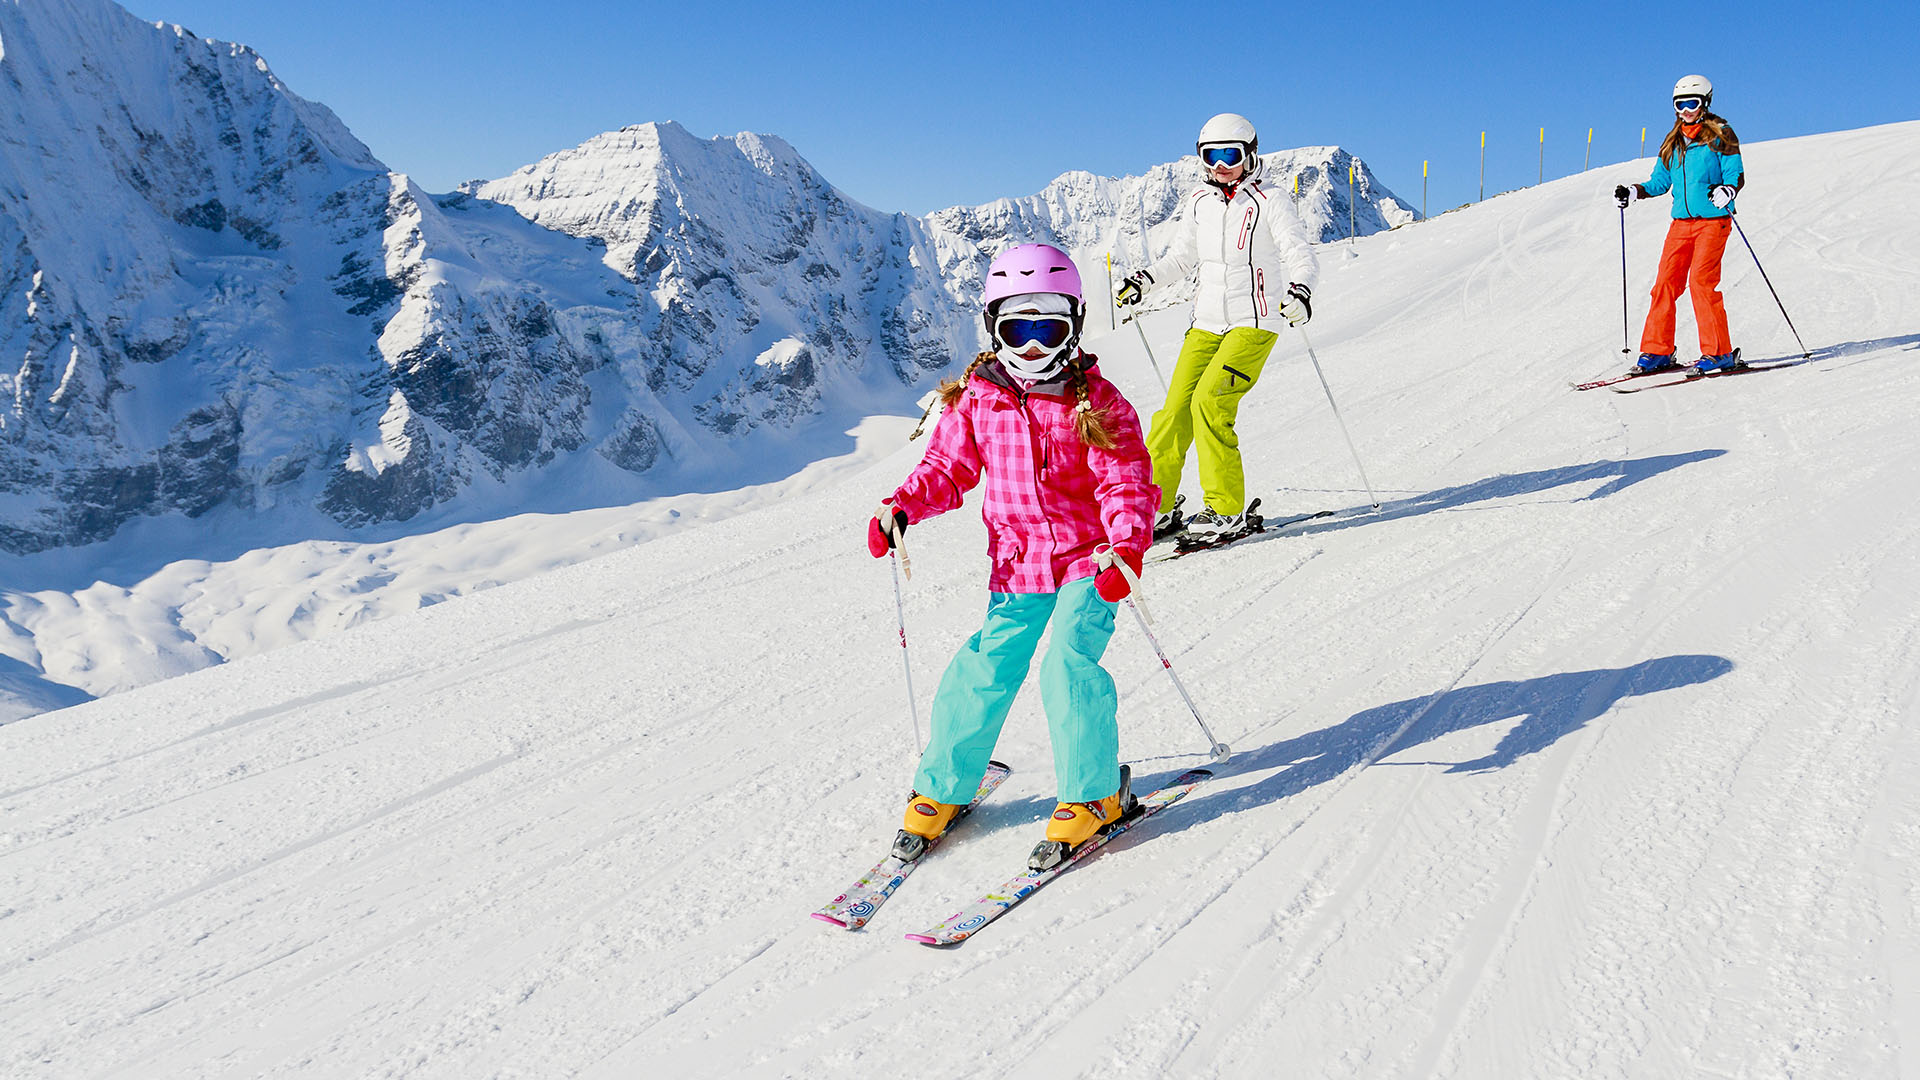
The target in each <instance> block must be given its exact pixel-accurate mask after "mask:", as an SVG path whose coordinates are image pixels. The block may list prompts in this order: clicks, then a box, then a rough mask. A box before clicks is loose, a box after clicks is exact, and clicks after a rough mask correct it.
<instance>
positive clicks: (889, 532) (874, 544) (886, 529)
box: [867, 504, 907, 559]
mask: <svg viewBox="0 0 1920 1080" xmlns="http://www.w3.org/2000/svg"><path fill="white" fill-rule="evenodd" d="M889 511H891V514H890V515H889ZM906 533H907V513H906V511H904V510H895V509H894V508H893V507H891V506H887V505H885V504H882V505H881V507H880V509H878V510H875V511H874V512H873V519H872V520H870V521H868V522H867V551H868V552H869V553H871V554H872V555H873V557H874V558H876V559H884V558H886V557H887V552H889V551H892V550H893V548H894V545H896V544H898V543H899V542H900V538H901V537H902V536H905V535H906Z"/></svg>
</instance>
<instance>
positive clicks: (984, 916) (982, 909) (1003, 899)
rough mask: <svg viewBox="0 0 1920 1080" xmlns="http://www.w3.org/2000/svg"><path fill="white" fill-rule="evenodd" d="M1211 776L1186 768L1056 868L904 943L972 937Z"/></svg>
mask: <svg viewBox="0 0 1920 1080" xmlns="http://www.w3.org/2000/svg"><path fill="white" fill-rule="evenodd" d="M1212 775H1213V773H1212V772H1210V771H1209V770H1206V769H1190V770H1188V771H1187V772H1184V773H1181V774H1180V775H1179V776H1178V777H1176V778H1175V779H1174V781H1173V783H1171V784H1168V785H1167V786H1165V787H1163V788H1160V789H1158V790H1156V791H1154V792H1152V793H1150V794H1147V795H1143V796H1141V798H1140V802H1139V804H1138V805H1137V806H1136V807H1135V809H1134V811H1133V813H1131V814H1128V815H1127V816H1125V817H1123V818H1121V819H1120V820H1119V821H1116V822H1114V823H1113V827H1112V828H1110V829H1108V830H1107V831H1105V832H1103V833H1099V834H1098V835H1096V836H1094V838H1093V839H1091V840H1088V841H1087V842H1086V843H1084V844H1082V845H1080V849H1079V850H1078V851H1075V852H1074V853H1073V856H1072V857H1071V858H1069V859H1067V860H1066V861H1064V862H1062V863H1060V864H1059V865H1058V866H1055V867H1052V868H1051V869H1047V870H1031V869H1030V870H1027V871H1026V872H1024V873H1022V874H1020V875H1019V876H1018V877H1015V878H1011V879H1009V880H1008V881H1007V883H1006V884H1004V885H1002V886H1000V887H999V888H998V889H995V890H993V891H992V892H989V893H986V894H985V895H983V896H981V897H980V898H979V899H978V900H975V901H974V902H973V903H971V904H968V905H967V906H966V907H963V908H961V909H960V910H959V911H956V912H954V913H953V914H952V915H949V916H948V917H947V919H946V921H944V922H942V923H941V924H940V925H938V926H936V927H934V928H933V929H931V930H928V931H927V932H925V933H923V934H908V935H907V940H909V941H917V942H919V943H921V944H922V945H952V944H955V943H956V942H961V941H965V940H966V939H967V938H969V937H971V936H972V935H973V933H974V931H976V930H979V929H980V928H981V927H983V926H985V925H987V924H988V923H990V922H992V921H993V920H994V919H997V918H999V917H1000V916H1001V915H1003V914H1005V913H1006V912H1007V910H1008V909H1009V908H1012V907H1013V905H1015V904H1017V903H1019V902H1020V901H1022V900H1025V899H1026V898H1027V897H1029V896H1032V895H1033V894H1034V893H1035V892H1037V891H1038V890H1039V888H1040V886H1042V885H1045V884H1046V883H1047V882H1049V881H1052V880H1053V879H1054V878H1056V877H1059V876H1060V875H1061V874H1063V873H1066V872H1067V871H1068V870H1069V869H1071V868H1072V867H1073V866H1074V865H1075V864H1076V863H1078V862H1079V861H1080V860H1082V859H1085V858H1088V857H1089V856H1091V855H1092V854H1093V853H1094V852H1096V851H1099V850H1100V849H1101V848H1103V847H1105V846H1106V844H1107V842H1108V841H1109V840H1112V839H1113V838H1115V837H1117V836H1119V835H1120V834H1121V833H1124V832H1126V831H1127V830H1128V829H1131V828H1133V827H1134V826H1135V825H1138V824H1139V823H1140V822H1142V821H1145V820H1146V819H1147V818H1149V817H1152V816H1153V815H1154V814H1157V813H1159V812H1160V811H1162V810H1165V809H1166V808H1167V807H1169V806H1172V805H1173V804H1174V803H1176V802H1179V801H1180V800H1181V799H1183V798H1185V797H1186V796H1187V794H1188V793H1189V792H1191V791H1192V790H1193V789H1194V788H1197V787H1199V786H1200V784H1201V783H1202V782H1203V781H1205V780H1206V779H1208V778H1209V777H1211V776H1212Z"/></svg>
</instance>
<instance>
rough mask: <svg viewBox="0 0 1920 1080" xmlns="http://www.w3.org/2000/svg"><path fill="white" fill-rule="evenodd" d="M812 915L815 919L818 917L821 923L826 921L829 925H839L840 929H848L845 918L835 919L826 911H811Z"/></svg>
mask: <svg viewBox="0 0 1920 1080" xmlns="http://www.w3.org/2000/svg"><path fill="white" fill-rule="evenodd" d="M813 917H814V918H816V919H819V920H820V921H821V922H823V923H828V924H830V925H832V926H837V927H839V928H840V929H842V930H846V929H849V927H848V926H847V924H846V921H845V920H842V919H836V918H834V917H833V916H831V915H829V914H827V913H826V912H824V911H816V912H814V913H813Z"/></svg>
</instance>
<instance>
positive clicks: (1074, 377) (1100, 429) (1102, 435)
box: [907, 352, 1119, 450]
mask: <svg viewBox="0 0 1920 1080" xmlns="http://www.w3.org/2000/svg"><path fill="white" fill-rule="evenodd" d="M993 358H994V354H993V353H991V352H983V353H980V354H979V355H977V356H975V357H974V358H973V362H972V363H970V364H968V365H967V369H966V370H965V371H962V372H961V373H960V374H959V376H958V377H957V378H952V379H948V380H947V381H945V382H943V383H941V384H940V386H939V388H938V389H937V390H935V391H934V393H935V395H936V396H935V398H934V400H933V401H931V402H928V403H927V411H926V412H923V413H921V414H920V424H919V426H917V427H915V428H914V429H913V434H912V435H909V436H907V440H908V441H909V442H911V441H912V440H914V439H917V438H919V437H920V433H921V432H922V431H925V430H926V427H927V417H929V416H932V415H933V407H934V405H935V404H938V405H939V406H940V407H941V408H943V409H951V408H952V407H953V406H954V405H955V404H956V403H957V402H958V401H959V400H960V395H961V394H964V393H966V392H967V383H969V382H971V381H972V380H973V373H974V370H975V369H976V368H978V367H979V366H980V365H981V364H984V363H986V362H987V361H989V360H992V359H993ZM1096 359H1097V358H1096V357H1094V356H1093V355H1092V354H1090V353H1081V354H1080V356H1079V357H1078V358H1077V359H1076V360H1075V361H1074V362H1073V363H1071V364H1069V365H1067V379H1068V385H1069V386H1070V387H1071V388H1072V390H1073V397H1074V401H1075V404H1074V408H1073V430H1074V433H1075V434H1077V435H1079V436H1080V441H1081V442H1083V443H1086V444H1087V445H1088V446H1091V447H1093V448H1094V449H1096V450H1112V449H1114V448H1115V447H1116V446H1118V445H1119V443H1118V441H1117V440H1116V439H1115V438H1114V435H1113V425H1112V423H1111V422H1110V420H1109V419H1108V417H1107V410H1105V409H1096V408H1094V407H1093V399H1092V396H1091V393H1090V391H1089V387H1088V384H1087V368H1088V367H1089V366H1090V365H1092V364H1093V363H1094V361H1095V360H1096Z"/></svg>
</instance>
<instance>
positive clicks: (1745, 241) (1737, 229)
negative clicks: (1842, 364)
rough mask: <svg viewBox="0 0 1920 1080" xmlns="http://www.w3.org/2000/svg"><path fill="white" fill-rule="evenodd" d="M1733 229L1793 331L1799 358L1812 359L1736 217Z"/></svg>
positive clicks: (1788, 326)
mask: <svg viewBox="0 0 1920 1080" xmlns="http://www.w3.org/2000/svg"><path fill="white" fill-rule="evenodd" d="M1733 228H1734V231H1735V232H1738V233H1739V234H1740V242H1741V243H1743V244H1745V245H1747V254H1749V255H1752V256H1753V266H1754V269H1756V270H1758V271H1760V280H1761V281H1764V282H1766V283H1767V291H1768V292H1770V293H1773V302H1774V303H1775V304H1776V305H1778V306H1779V308H1780V317H1781V318H1783V319H1785V320H1787V329H1789V330H1793V340H1794V341H1796V342H1799V343H1800V355H1801V357H1803V358H1804V359H1807V360H1811V359H1813V354H1812V353H1810V352H1808V351H1807V343H1806V342H1804V341H1800V331H1798V330H1794V327H1793V316H1791V315H1788V314H1787V305H1785V304H1782V303H1780V294H1779V293H1777V292H1774V289H1773V279H1772V278H1770V277H1768V276H1767V268H1766V267H1764V266H1761V265H1760V254H1759V252H1756V251H1754V250H1753V241H1751V240H1748V239H1747V230H1745V229H1742V228H1741V227H1740V219H1739V218H1737V217H1736V218H1734V219H1733Z"/></svg>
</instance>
